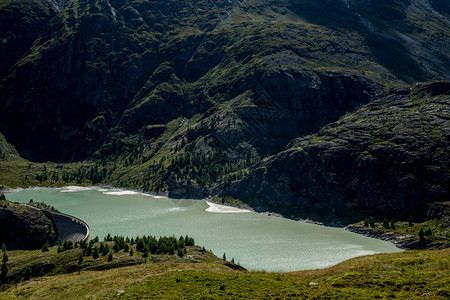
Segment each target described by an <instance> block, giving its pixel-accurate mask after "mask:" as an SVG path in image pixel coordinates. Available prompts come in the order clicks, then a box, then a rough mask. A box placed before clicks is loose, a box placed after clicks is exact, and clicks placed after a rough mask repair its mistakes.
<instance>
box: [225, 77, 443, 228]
mask: <svg viewBox="0 0 450 300" xmlns="http://www.w3.org/2000/svg"><path fill="white" fill-rule="evenodd" d="M449 119H450V83H449V82H436V83H430V84H416V85H414V86H411V87H405V88H397V89H392V90H391V91H389V92H388V93H387V94H385V95H383V96H382V97H380V98H378V99H375V100H373V101H372V102H371V103H369V104H367V105H365V106H364V107H363V108H361V109H359V110H357V111H356V112H355V113H353V114H350V115H347V116H345V117H343V118H341V119H340V120H339V121H338V122H335V123H332V124H329V125H327V126H326V127H324V128H323V129H321V130H320V131H319V132H318V133H317V134H314V135H310V136H305V137H303V138H299V139H296V140H294V141H292V142H291V143H290V144H289V145H288V146H287V147H286V150H285V151H282V152H280V153H278V154H276V155H274V156H271V157H268V158H266V159H264V160H263V161H262V162H261V163H260V164H258V165H257V166H255V167H254V168H252V169H251V172H250V174H249V175H248V176H246V177H245V178H243V179H241V180H239V181H237V182H234V183H232V184H231V185H229V186H228V187H225V191H224V192H221V194H222V195H229V196H233V197H235V198H238V199H240V200H242V201H243V202H245V203H247V204H249V205H251V206H252V207H256V208H259V209H260V210H267V209H269V210H274V211H277V212H282V213H285V214H288V215H294V216H303V217H312V218H315V219H322V220H327V221H330V220H344V222H346V221H355V220H361V219H363V218H365V217H368V216H375V217H377V218H384V217H388V218H395V219H403V220H407V219H408V217H409V216H413V217H414V218H415V219H416V220H420V219H424V218H425V216H426V213H427V209H428V207H427V205H428V204H429V203H431V202H434V201H444V200H446V199H449V197H450V194H449V193H450V177H449V174H450V173H449V167H450V165H449V164H450V156H449V151H448V150H449V149H450V145H449V141H450V122H449Z"/></svg>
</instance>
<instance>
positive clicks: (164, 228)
mask: <svg viewBox="0 0 450 300" xmlns="http://www.w3.org/2000/svg"><path fill="white" fill-rule="evenodd" d="M126 193H130V192H127V191H120V190H106V189H105V190H103V189H92V190H86V189H77V188H69V189H29V190H28V189H27V190H21V191H18V192H14V193H9V194H7V195H6V196H7V199H8V200H12V201H17V202H28V201H29V200H30V199H33V201H39V202H45V203H47V204H49V205H53V206H54V207H55V208H57V209H58V210H60V211H61V212H64V213H67V214H71V215H74V216H76V217H78V218H80V219H82V220H84V221H85V222H87V223H88V224H89V226H90V228H91V237H95V236H97V235H98V236H99V237H100V238H103V237H104V236H106V235H107V234H108V233H111V234H112V235H115V234H118V235H124V236H130V237H132V236H133V237H134V236H137V235H139V236H142V235H156V236H160V235H175V236H177V237H178V236H180V235H183V236H184V235H186V234H188V235H189V236H192V237H194V238H195V243H196V244H197V245H200V246H204V247H205V248H206V249H208V250H212V251H213V252H214V253H215V254H216V255H217V256H219V257H222V255H223V253H224V252H225V253H226V256H227V259H229V260H230V259H231V258H234V259H235V261H236V262H239V263H240V264H241V265H242V266H244V267H245V268H247V269H250V270H267V271H294V270H304V269H317V268H324V267H328V266H332V265H335V264H337V263H339V262H341V261H343V260H346V259H349V258H352V257H356V256H361V255H367V254H375V253H388V252H399V251H401V250H400V249H398V248H396V247H395V246H393V245H392V244H391V243H388V242H384V241H380V240H376V239H372V238H368V237H365V236H361V235H358V234H355V233H351V232H348V231H346V230H344V229H342V228H331V227H325V226H318V225H313V224H307V223H303V222H296V221H292V220H287V219H283V218H277V217H269V216H265V215H262V214H258V213H255V212H240V213H237V212H236V213H214V212H208V211H205V210H206V209H207V208H208V204H207V203H206V202H205V201H204V200H178V199H177V200H175V199H169V198H164V197H159V198H154V197H150V196H146V195H142V194H138V193H134V194H126Z"/></svg>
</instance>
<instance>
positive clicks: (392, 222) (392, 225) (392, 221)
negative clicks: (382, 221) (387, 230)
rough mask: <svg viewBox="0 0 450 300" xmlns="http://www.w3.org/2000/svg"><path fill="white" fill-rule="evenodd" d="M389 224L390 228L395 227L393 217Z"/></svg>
mask: <svg viewBox="0 0 450 300" xmlns="http://www.w3.org/2000/svg"><path fill="white" fill-rule="evenodd" d="M389 226H390V227H391V229H395V221H394V219H392V220H391V222H390V224H389Z"/></svg>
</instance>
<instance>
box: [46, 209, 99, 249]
mask: <svg viewBox="0 0 450 300" xmlns="http://www.w3.org/2000/svg"><path fill="white" fill-rule="evenodd" d="M45 214H46V215H48V217H49V218H50V219H51V220H52V221H53V223H54V224H55V227H56V230H57V231H58V238H57V240H56V243H58V242H59V241H61V242H63V243H64V242H65V241H71V242H73V243H75V242H81V241H85V242H87V241H88V240H89V234H90V229H89V226H88V224H86V223H85V222H84V221H82V220H80V219H78V218H76V217H74V216H71V215H67V214H63V213H56V212H51V211H45Z"/></svg>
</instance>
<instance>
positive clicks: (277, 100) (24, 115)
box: [0, 0, 450, 162]
mask: <svg viewBox="0 0 450 300" xmlns="http://www.w3.org/2000/svg"><path fill="white" fill-rule="evenodd" d="M435 2H436V1H435ZM435 2H433V3H434V4H433V3H432V4H430V3H429V2H428V1H425V0H414V1H403V0H402V1H400V0H391V1H389V2H386V3H385V4H383V5H381V4H378V3H372V2H367V1H361V0H354V1H334V0H333V1H330V0H328V1H321V2H317V1H310V0H303V1H291V0H284V1H269V2H267V1H228V0H224V1H213V2H211V1H201V0H200V1H197V0H192V1H191V0H190V1H132V0H130V1H106V0H76V1H71V2H67V3H66V2H65V1H60V2H55V3H56V4H54V3H53V2H51V1H49V2H45V1H25V0H14V1H12V0H11V1H8V2H7V4H8V5H4V6H2V7H0V12H1V13H3V14H4V15H6V16H7V17H4V19H2V20H3V21H2V28H3V31H4V33H2V34H3V35H4V36H5V38H4V41H5V43H6V44H2V49H4V51H3V50H2V51H3V52H2V53H4V55H3V56H4V57H5V60H3V61H4V62H5V64H6V65H5V67H4V68H3V69H4V70H5V72H6V73H5V74H4V78H3V80H2V82H1V83H0V92H1V95H2V96H1V98H0V101H1V105H2V110H1V111H0V131H1V132H2V133H3V134H4V135H5V137H6V138H7V140H8V141H9V142H10V143H12V144H13V145H14V146H15V147H16V149H17V150H18V151H19V153H20V154H21V156H23V157H25V158H27V159H31V160H37V161H47V160H52V161H62V162H67V161H73V160H83V159H88V158H91V157H92V155H93V154H94V153H95V152H96V151H98V153H99V155H101V156H105V155H109V154H114V153H119V152H121V151H135V150H136V148H138V147H139V142H138V141H140V142H145V143H147V144H148V145H150V146H152V142H154V141H155V140H157V139H158V138H159V137H160V135H161V134H162V132H161V131H154V130H147V128H148V126H155V125H158V126H165V125H167V124H168V123H169V122H170V121H173V120H174V119H178V118H185V119H192V118H198V117H200V118H204V119H206V118H207V117H208V116H210V115H211V114H215V115H216V117H217V116H218V115H219V116H220V115H228V117H227V118H228V119H231V121H236V122H238V123H239V124H238V127H240V128H238V129H243V130H241V131H243V132H245V134H244V135H243V136H244V137H245V138H244V141H243V142H245V143H246V144H250V145H251V146H252V147H256V149H257V151H259V152H260V154H261V156H264V155H266V154H267V153H272V152H273V149H271V148H272V145H274V146H275V147H281V146H284V145H285V144H286V143H287V142H288V141H289V140H291V139H293V138H295V137H298V136H300V135H303V134H305V133H309V132H311V131H314V130H317V129H318V128H319V127H320V126H322V125H323V124H326V123H327V122H330V121H332V120H336V118H337V117H338V116H339V115H341V114H343V113H345V112H346V111H348V110H351V109H353V108H354V107H355V106H356V105H358V104H361V103H367V102H368V101H369V99H370V97H371V96H373V95H375V94H377V93H379V92H380V91H381V90H382V89H383V88H384V87H385V85H388V84H391V83H394V82H399V81H407V82H415V81H420V80H430V79H439V78H440V79H447V78H448V76H449V71H448V70H449V66H450V64H449V59H448V55H447V53H448V51H447V50H448V49H449V44H448V41H449V40H450V37H449V33H448V32H449V30H448V29H449V22H448V20H447V19H446V18H445V17H444V15H445V12H446V6H445V5H444V4H442V3H440V2H439V1H437V2H436V3H435ZM15 7H17V8H15ZM11 10H12V11H18V13H17V14H11V13H10V12H11ZM11 18H12V19H11ZM9 19H11V22H10V21H9ZM30 20H31V21H30ZM28 31H29V32H30V33H29V34H28V33H27V32H28ZM10 35H11V36H12V35H14V36H15V37H16V39H20V40H21V41H23V42H20V44H21V45H22V44H23V46H21V50H20V51H14V53H12V52H11V51H10V50H8V49H10V48H11V47H16V46H14V45H16V44H14V43H13V42H10V40H11V39H9V38H8V37H9V36H10ZM6 36H8V37H6ZM22 36H23V37H22ZM17 43H19V42H17ZM11 49H12V48H11ZM22 55H23V56H22ZM233 100H234V104H230V105H224V104H226V103H229V102H230V101H233ZM224 107H225V108H227V107H228V108H230V107H231V108H232V111H231V114H230V112H229V111H228V112H227V111H223V110H222V108H224ZM286 128H289V129H288V130H286ZM218 129H219V130H216V131H215V132H216V133H217V134H216V135H215V137H214V139H215V140H217V142H218V143H219V144H225V147H230V146H231V147H233V148H234V147H235V146H236V145H235V142H231V145H228V144H229V143H230V141H229V140H230V136H231V137H234V136H236V134H235V133H236V130H234V129H228V128H227V127H225V126H222V127H219V128H218ZM237 133H238V134H239V132H237ZM274 136H276V139H273V140H272V139H271V137H274ZM240 139H242V138H240ZM267 140H270V141H269V142H267ZM238 144H242V143H241V141H240V140H239V141H238ZM133 148H134V149H133ZM168 148H170V147H168Z"/></svg>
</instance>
